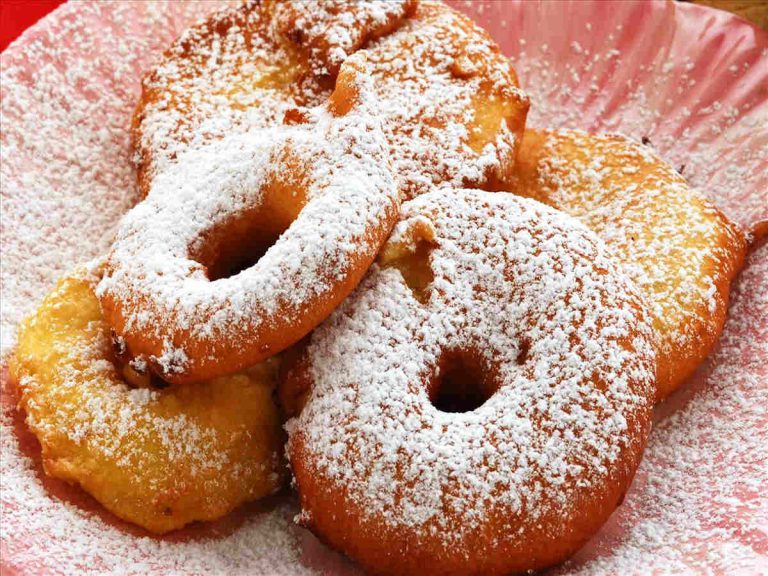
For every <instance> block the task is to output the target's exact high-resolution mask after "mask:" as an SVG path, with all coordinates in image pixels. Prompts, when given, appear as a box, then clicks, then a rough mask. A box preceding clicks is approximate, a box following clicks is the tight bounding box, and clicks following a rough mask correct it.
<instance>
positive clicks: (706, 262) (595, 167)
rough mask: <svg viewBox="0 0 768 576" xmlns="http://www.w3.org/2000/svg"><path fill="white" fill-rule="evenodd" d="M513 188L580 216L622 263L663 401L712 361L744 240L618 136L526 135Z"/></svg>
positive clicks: (668, 171)
mask: <svg viewBox="0 0 768 576" xmlns="http://www.w3.org/2000/svg"><path fill="white" fill-rule="evenodd" d="M509 189H510V190H512V191H513V192H516V193H518V194H521V195H524V196H529V197H531V198H535V199H536V200H539V201H541V202H543V203H545V204H549V205H550V206H553V207H555V208H558V209H560V210H563V211H564V212H567V213H569V214H571V215H572V216H576V217H577V218H579V219H580V220H581V221H582V222H584V223H585V224H586V225H587V226H589V227H590V228H592V229H593V230H594V231H595V232H597V234H598V235H599V236H601V237H602V239H603V240H604V241H605V243H606V244H607V245H608V246H609V248H611V249H612V250H613V252H614V254H615V255H616V256H617V257H618V258H619V260H620V261H621V262H622V264H623V265H624V268H625V270H626V272H627V274H628V275H629V276H630V277H631V278H632V280H634V282H635V283H636V284H637V286H638V287H639V288H640V290H641V292H642V293H643V295H644V296H645V299H646V302H647V304H648V306H649V308H650V310H651V313H652V315H653V320H654V327H655V329H656V332H657V334H658V336H659V340H660V343H659V346H660V350H659V355H658V360H659V366H658V391H657V399H662V398H664V397H666V396H667V395H669V394H670V393H671V392H673V391H674V390H675V389H676V388H677V387H678V386H679V385H680V384H681V383H682V382H683V381H684V380H685V379H686V378H688V377H689V376H690V375H691V374H692V373H693V371H694V370H695V369H696V367H697V366H698V365H699V364H700V363H701V361H702V360H704V358H705V357H706V356H707V354H708V353H709V351H710V350H711V348H712V346H713V345H714V343H715V342H716V341H717V338H718V336H719V335H720V332H721V331H722V328H723V324H724V322H725V317H726V313H727V310H728V295H729V290H730V284H731V281H732V280H733V278H734V277H735V276H736V274H737V273H738V272H739V270H740V269H741V267H742V265H743V263H744V256H745V251H746V240H745V236H744V233H743V232H742V231H741V230H740V229H739V228H738V227H737V226H736V225H734V224H733V223H732V222H730V221H729V220H728V218H726V217H725V215H723V214H722V213H721V212H720V211H719V210H718V209H717V208H715V207H714V206H713V205H712V204H711V203H710V202H709V201H708V200H707V199H706V198H704V197H703V196H702V195H700V194H699V193H697V192H696V191H695V190H692V189H691V188H690V187H689V186H688V184H687V183H686V181H685V179H684V178H683V177H682V176H680V175H679V174H678V173H677V172H676V171H675V170H674V168H672V167H671V166H669V165H668V164H666V163H665V162H663V161H662V160H661V159H659V158H658V157H657V156H656V155H655V154H653V153H652V152H651V150H650V149H649V148H648V147H646V146H642V145H640V144H639V143H635V142H633V141H631V140H628V139H627V138H624V137H622V136H617V135H604V136H593V135H589V134H586V133H584V132H579V131H575V130H574V131H569V130H562V131H557V132H545V131H538V130H528V131H526V133H525V137H524V139H523V144H522V145H521V148H520V154H519V155H518V160H517V168H516V176H515V178H514V179H513V181H512V182H511V184H510V186H509Z"/></svg>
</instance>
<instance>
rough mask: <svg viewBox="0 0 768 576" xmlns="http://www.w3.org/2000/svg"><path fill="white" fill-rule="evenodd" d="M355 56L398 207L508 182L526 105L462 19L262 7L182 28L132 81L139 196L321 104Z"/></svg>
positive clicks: (317, 2) (487, 43)
mask: <svg viewBox="0 0 768 576" xmlns="http://www.w3.org/2000/svg"><path fill="white" fill-rule="evenodd" d="M358 53H362V54H363V55H364V58H366V59H367V60H368V61H369V63H370V71H371V74H372V75H373V77H374V79H375V81H374V85H373V89H374V92H375V95H376V97H377V98H378V100H379V102H378V105H377V110H376V111H377V114H378V115H379V116H380V117H381V118H382V121H383V130H384V132H385V134H386V136H387V139H388V141H389V143H390V148H391V157H392V162H393V165H394V167H395V173H396V174H397V175H398V176H399V179H400V187H401V189H402V192H403V194H404V195H406V196H414V195H416V194H418V193H421V192H423V191H425V190H428V189H429V188H431V187H432V186H433V185H435V184H439V183H448V182H450V183H451V184H453V185H471V186H473V187H475V186H476V187H495V186H496V185H497V181H498V180H499V179H500V178H501V179H503V177H505V176H506V175H508V173H509V172H510V170H511V169H512V167H513V164H514V157H515V151H516V149H517V145H518V143H519V140H520V138H522V131H523V127H524V123H525V117H526V113H527V110H528V99H527V97H526V96H525V95H524V94H523V93H522V91H520V90H519V89H518V85H517V78H516V76H515V72H514V70H513V68H512V66H511V64H510V62H509V60H508V59H507V58H506V57H504V55H503V54H501V52H500V50H499V47H498V46H497V45H496V44H495V43H494V42H493V40H492V39H491V38H490V37H489V36H488V34H487V33H486V32H485V31H484V30H482V29H481V28H480V27H478V26H477V25H476V24H475V23H474V22H472V21H471V20H470V19H469V18H467V17H466V16H464V15H462V14H460V13H459V12H457V11H455V10H453V9H451V8H449V7H447V6H445V5H444V4H443V3H441V2H433V1H431V0H421V1H418V2H417V0H386V1H382V0H374V1H369V2H358V1H356V0H300V1H299V0H296V1H292V2H274V1H263V2H246V3H244V4H242V5H240V6H239V7H237V8H232V9H228V10H224V11H222V12H219V13H216V14H214V15H212V16H211V17H210V18H209V19H208V20H206V21H205V22H204V23H202V24H200V25H198V26H195V27H193V28H191V29H189V30H188V31H186V32H185V33H184V34H183V35H182V36H181V37H180V38H179V40H177V41H176V42H175V43H174V45H173V46H172V47H171V48H169V50H168V51H167V52H166V53H165V55H164V57H163V59H162V60H161V62H160V63H159V64H158V65H157V66H156V67H155V69H154V70H153V71H152V72H151V73H150V74H148V75H147V77H146V78H145V79H144V83H143V91H142V97H141V100H140V102H139V105H138V107H137V109H136V113H135V115H134V125H133V138H134V146H135V148H136V151H137V158H138V181H139V186H140V188H141V189H142V191H143V192H144V193H146V192H147V191H148V190H149V188H150V186H151V184H152V181H153V180H154V178H155V176H156V175H157V174H159V173H160V172H162V171H163V170H165V169H166V168H167V167H168V166H170V165H172V164H174V163H175V162H177V161H178V159H179V158H180V157H181V155H182V154H183V152H184V151H185V150H187V149H189V148H198V147H200V146H203V145H205V144H207V143H209V142H211V141H213V140H216V139H219V138H223V137H224V136H226V135H229V134H232V133H234V132H243V131H248V130H251V129H253V128H254V127H269V126H273V125H275V124H277V123H280V121H281V120H282V118H283V116H284V115H285V113H286V111H288V110H291V109H293V108H299V109H301V108H304V107H311V106H315V105H319V104H321V103H323V102H324V101H325V100H326V99H327V98H328V96H329V94H330V93H331V91H332V90H333V88H334V82H335V79H336V75H337V73H338V70H339V69H340V67H341V65H342V64H343V62H344V61H346V60H347V59H349V58H350V57H352V56H355V55H356V54H358Z"/></svg>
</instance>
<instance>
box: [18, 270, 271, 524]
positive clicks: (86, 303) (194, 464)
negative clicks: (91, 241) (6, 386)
mask: <svg viewBox="0 0 768 576" xmlns="http://www.w3.org/2000/svg"><path fill="white" fill-rule="evenodd" d="M95 281H96V278H94V277H92V276H91V274H87V273H85V272H83V271H80V272H78V273H76V274H74V275H71V276H68V277H66V278H64V279H62V280H61V281H60V282H59V283H58V285H57V286H56V288H55V289H54V290H53V291H52V292H51V294H49V295H48V297H47V298H46V299H45V300H44V301H43V303H42V305H41V306H40V308H39V309H38V310H37V312H36V313H35V314H34V315H33V316H32V317H30V318H29V319H28V320H27V321H26V322H25V323H24V324H23V325H22V326H21V328H20V331H19V339H18V349H17V351H16V354H15V357H14V359H13V361H12V363H11V371H12V376H13V378H14V380H15V381H17V382H18V387H19V389H20V397H21V401H20V406H21V408H23V409H24V410H25V412H26V419H27V424H28V425H29V427H30V428H31V430H32V432H33V433H34V434H35V435H36V436H37V438H38V440H39V441H40V445H41V446H42V459H43V466H44V468H45V471H46V473H47V474H49V475H50V476H55V477H57V478H61V479H63V480H66V481H68V482H71V483H73V484H79V485H80V486H82V487H83V488H84V489H85V490H86V491H87V492H89V493H90V494H91V495H93V496H94V497H95V498H96V500H98V501H99V502H101V503H102V504H103V505H104V506H105V507H106V508H108V509H109V510H111V511H112V512H113V513H114V514H116V515H117V516H119V517H120V518H123V519H124V520H127V521H129V522H133V523H135V524H138V525H139V526H143V527H144V528H146V529H147V530H150V531H152V532H157V533H162V532H167V531H169V530H173V529H175V528H180V527H182V526H184V525H185V524H187V523H189V522H192V521H195V520H213V519H216V518H219V517H220V516H223V515H224V514H226V513H227V512H229V511H230V510H232V509H233V508H235V507H236V506H238V505H239V504H242V503H243V502H247V501H250V500H255V499H257V498H260V497H262V496H265V495H267V494H271V493H273V492H275V491H277V490H278V489H279V488H280V486H281V485H282V480H283V473H282V469H283V466H284V465H283V463H282V459H281V454H282V450H283V434H282V431H281V428H280V420H279V417H278V414H277V408H276V406H275V404H274V402H273V400H272V392H273V389H274V383H275V376H276V375H275V367H274V365H273V364H272V362H273V361H270V363H266V364H262V365H260V366H257V367H255V368H252V369H250V370H248V371H245V372H243V373H241V374H237V375H234V376H228V377H226V378H220V379H218V380H212V381H209V382H201V383H198V384H194V385H190V386H183V387H174V388H165V389H162V390H157V389H152V388H151V387H146V386H144V385H142V384H143V383H142V382H140V381H138V382H137V383H138V384H139V385H140V386H141V387H132V386H130V385H129V384H128V380H126V377H125V376H128V378H130V379H131V380H132V381H136V374H133V373H131V372H130V370H129V369H128V368H127V367H120V366H119V365H118V364H116V362H115V357H114V354H113V351H112V343H111V338H110V330H109V326H107V324H106V323H105V322H104V319H103V318H102V315H101V311H100V310H99V302H98V300H97V299H96V296H95V295H94V294H93V284H94V282H95ZM124 369H125V370H126V371H125V372H124V371H123V370H124ZM124 375H125V376H124Z"/></svg>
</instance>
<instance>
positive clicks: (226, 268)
mask: <svg viewBox="0 0 768 576" xmlns="http://www.w3.org/2000/svg"><path fill="white" fill-rule="evenodd" d="M274 165H275V169H274V170H273V171H272V175H271V176H270V177H268V178H267V180H266V181H265V182H264V184H263V185H262V189H261V194H260V195H259V203H258V205H256V206H253V207H250V208H248V209H245V210H242V211H240V212H239V213H237V214H233V215H232V216H230V217H229V218H228V219H226V220H224V221H222V222H219V223H218V224H217V225H216V226H213V227H211V228H209V229H208V230H206V231H205V233H204V234H202V235H201V237H200V239H199V241H198V242H197V244H196V245H195V246H193V247H191V249H190V257H191V258H192V259H193V260H196V261H197V262H199V263H200V264H202V265H203V266H204V267H205V269H206V275H207V276H208V279H209V280H211V281H214V280H221V279H223V278H229V277H231V276H235V275H236V274H239V273H240V272H242V271H243V270H247V269H248V268H250V267H251V266H253V265H255V264H256V263H257V262H258V261H259V260H260V259H261V258H262V257H263V256H264V255H265V254H266V253H267V251H268V250H269V249H270V248H271V247H272V246H273V245H274V244H275V242H277V240H278V239H279V238H280V236H281V234H282V233H283V232H285V231H286V230H287V229H288V227H289V226H290V225H291V223H292V222H293V221H294V220H295V219H296V218H297V217H298V215H299V213H300V212H301V210H302V208H303V207H304V205H305V204H306V202H307V195H306V192H307V188H308V186H309V183H308V180H309V178H308V176H307V174H306V170H305V169H304V168H303V167H302V165H301V163H300V162H299V161H298V160H297V159H294V158H293V157H292V156H291V155H290V154H284V155H282V157H278V158H277V159H275V160H274Z"/></svg>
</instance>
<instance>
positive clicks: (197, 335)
mask: <svg viewBox="0 0 768 576" xmlns="http://www.w3.org/2000/svg"><path fill="white" fill-rule="evenodd" d="M362 64H365V63H364V62H362ZM364 80H365V81H364ZM366 86H370V77H369V75H367V73H364V72H362V71H360V70H358V69H356V68H354V67H352V66H351V65H345V68H344V71H343V72H342V74H340V75H339V78H338V81H337V87H336V90H335V91H334V93H333V94H332V95H331V98H330V99H329V101H328V104H327V105H326V106H323V107H318V108H313V109H307V110H305V111H304V112H302V114H301V115H300V116H299V117H297V118H296V119H295V123H291V124H290V125H281V126H276V127H272V128H263V129H253V130H251V131H249V132H246V133H234V134H232V135H230V136H228V137H226V138H223V139H219V140H216V141H213V142H211V143H210V144H208V145H207V146H204V147H202V148H199V149H190V150H188V151H187V152H185V153H184V154H183V156H181V157H179V158H178V162H176V163H175V164H173V165H172V166H171V167H169V169H167V170H165V171H163V172H162V173H160V174H158V176H157V177H156V178H155V180H154V181H153V184H152V188H151V190H150V192H149V195H148V196H147V198H146V199H145V200H144V201H142V202H141V203H140V204H139V205H137V206H136V207H135V208H134V209H133V210H132V211H131V212H130V213H128V214H127V215H126V216H125V217H124V219H123V221H122V223H121V225H120V228H119V230H118V234H117V238H116V240H115V242H114V244H113V246H112V250H111V253H110V255H109V258H108V260H107V265H106V270H105V274H104V278H103V279H102V281H101V282H100V283H99V286H98V291H97V294H98V296H99V299H100V300H101V304H102V309H103V311H104V315H105V318H106V319H107V321H108V323H109V324H110V325H111V326H112V327H113V328H114V330H115V332H116V334H117V337H118V338H119V339H120V341H121V342H123V343H124V344H125V347H126V350H127V354H128V356H130V357H131V358H133V360H132V366H133V367H134V368H135V369H137V370H140V371H143V370H147V369H149V370H150V371H152V372H154V373H156V374H158V375H159V376H160V377H162V378H163V379H164V380H167V381H169V382H173V383H181V382H189V381H198V380H203V379H209V378H213V377H216V376H221V375H224V374H230V373H232V372H234V371H236V370H239V369H241V368H243V367H246V366H250V365H252V364H255V363H257V362H259V361H261V360H263V359H265V358H268V357H270V356H272V355H274V354H276V353H278V352H280V351H281V350H282V349H284V348H285V347H287V346H289V345H291V344H293V343H294V342H296V341H297V340H299V339H300V338H302V337H303V336H305V335H306V334H307V333H308V332H309V331H310V330H312V328H314V327H315V326H316V325H317V324H318V323H319V322H321V321H322V320H323V319H325V318H326V317H327V316H328V314H330V313H331V311H332V310H333V309H334V308H335V307H336V305H337V304H338V303H339V302H340V301H341V300H342V299H343V298H344V297H345V296H346V295H347V294H349V292H350V291H351V290H352V289H353V288H354V287H355V286H356V285H357V283H358V282H359V281H360V279H361V278H362V276H363V275H364V274H365V271H366V270H367V268H368V266H369V265H370V264H371V262H372V261H373V259H374V258H375V256H376V253H377V252H378V250H379V248H380V246H381V245H382V243H383V242H384V241H385V240H386V238H387V236H388V235H389V232H390V230H391V229H392V226H393V225H394V223H395V221H396V219H397V214H398V211H399V194H398V189H397V185H396V183H395V181H394V179H393V175H392V172H391V168H390V163H389V156H388V147H387V142H386V139H385V137H384V136H383V134H382V132H381V129H380V124H379V122H378V119H377V118H376V117H375V116H374V115H373V114H371V112H370V107H371V106H373V105H375V99H374V98H372V97H371V96H370V90H369V88H366ZM270 245H271V246H270ZM264 246H269V248H268V249H267V250H266V252H265V253H264V254H263V256H262V257H261V258H260V259H258V261H256V262H255V263H253V261H254V256H255V255H256V254H257V253H258V252H259V250H260V249H262V248H263V247H264ZM242 268H245V269H244V270H242V271H240V272H238V270H240V269H242ZM233 273H234V274H233Z"/></svg>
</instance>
